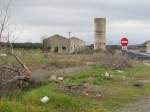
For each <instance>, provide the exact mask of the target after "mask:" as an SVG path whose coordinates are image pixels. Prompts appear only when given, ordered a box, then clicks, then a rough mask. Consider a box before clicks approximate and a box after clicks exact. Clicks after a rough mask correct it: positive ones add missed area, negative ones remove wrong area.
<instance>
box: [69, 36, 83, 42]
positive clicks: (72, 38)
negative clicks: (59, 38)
mask: <svg viewBox="0 0 150 112" xmlns="http://www.w3.org/2000/svg"><path fill="white" fill-rule="evenodd" d="M70 39H75V40H79V41H82V42H84V41H83V40H81V39H79V38H77V37H71V38H70Z"/></svg>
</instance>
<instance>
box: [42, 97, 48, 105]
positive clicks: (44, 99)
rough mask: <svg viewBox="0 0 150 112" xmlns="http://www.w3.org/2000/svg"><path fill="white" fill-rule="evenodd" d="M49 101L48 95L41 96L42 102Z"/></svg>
mask: <svg viewBox="0 0 150 112" xmlns="http://www.w3.org/2000/svg"><path fill="white" fill-rule="evenodd" d="M48 101H49V98H48V96H44V97H42V98H41V102H42V103H47V102H48Z"/></svg>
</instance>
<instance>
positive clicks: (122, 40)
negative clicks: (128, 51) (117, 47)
mask: <svg viewBox="0 0 150 112" xmlns="http://www.w3.org/2000/svg"><path fill="white" fill-rule="evenodd" d="M121 45H122V46H127V45H128V39H127V38H122V39H121Z"/></svg>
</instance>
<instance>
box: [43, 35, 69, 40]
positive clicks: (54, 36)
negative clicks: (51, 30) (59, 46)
mask: <svg viewBox="0 0 150 112" xmlns="http://www.w3.org/2000/svg"><path fill="white" fill-rule="evenodd" d="M53 37H59V38H63V39H67V38H66V37H64V36H61V35H58V34H55V35H52V36H50V37H48V38H45V39H44V40H47V39H50V38H53Z"/></svg>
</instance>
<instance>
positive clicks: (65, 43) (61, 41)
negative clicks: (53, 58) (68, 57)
mask: <svg viewBox="0 0 150 112" xmlns="http://www.w3.org/2000/svg"><path fill="white" fill-rule="evenodd" d="M69 45H70V43H69V40H68V39H66V38H64V37H62V36H59V35H54V36H51V37H49V38H47V39H45V40H43V48H44V51H48V52H56V53H66V52H69Z"/></svg>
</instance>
